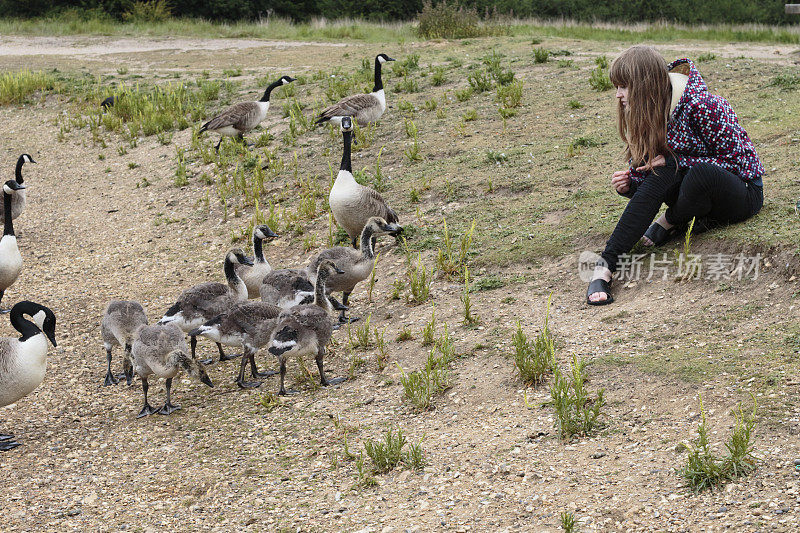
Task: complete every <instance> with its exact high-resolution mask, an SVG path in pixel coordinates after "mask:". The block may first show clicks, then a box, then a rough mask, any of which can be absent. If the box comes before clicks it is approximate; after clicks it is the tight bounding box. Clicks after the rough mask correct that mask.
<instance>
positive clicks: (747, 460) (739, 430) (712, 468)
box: [680, 396, 758, 493]
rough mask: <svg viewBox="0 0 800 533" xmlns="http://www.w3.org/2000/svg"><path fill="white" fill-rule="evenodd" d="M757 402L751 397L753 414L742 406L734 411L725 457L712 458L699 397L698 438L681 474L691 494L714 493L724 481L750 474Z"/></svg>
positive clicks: (701, 401) (712, 454) (752, 463)
mask: <svg viewBox="0 0 800 533" xmlns="http://www.w3.org/2000/svg"><path fill="white" fill-rule="evenodd" d="M757 405H758V404H757V403H756V399H755V396H753V411H752V412H751V413H747V414H745V413H744V411H743V410H742V406H741V405H739V406H738V407H737V409H736V410H734V413H733V416H734V419H735V422H734V427H733V431H732V432H731V435H730V437H728V440H727V441H726V442H725V449H726V450H727V454H726V456H725V457H722V458H719V457H716V456H715V455H714V452H713V450H712V449H711V445H710V443H709V441H708V428H707V427H706V412H705V409H704V408H703V397H702V396H700V413H701V415H702V421H701V422H700V425H699V426H698V428H697V439H695V440H694V442H693V443H691V444H690V445H689V446H688V448H689V455H688V457H687V458H686V466H684V467H683V469H682V470H681V471H680V475H681V477H683V478H684V480H685V481H686V486H687V488H689V489H691V490H692V491H693V492H695V493H698V492H702V491H703V490H705V489H711V490H713V489H714V488H715V487H718V486H720V485H722V484H723V483H725V482H727V481H732V480H734V479H737V478H739V477H743V476H746V475H749V474H750V473H752V472H753V471H754V470H755V469H756V458H755V456H754V455H753V449H754V444H753V440H754V438H755V434H754V431H755V425H756V422H755V417H756V408H757Z"/></svg>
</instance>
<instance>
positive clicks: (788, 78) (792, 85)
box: [770, 74, 800, 91]
mask: <svg viewBox="0 0 800 533" xmlns="http://www.w3.org/2000/svg"><path fill="white" fill-rule="evenodd" d="M770 85H772V86H773V87H780V88H781V89H782V90H784V91H791V90H796V89H800V75H798V74H779V75H778V76H775V77H774V78H772V81H771V82H770Z"/></svg>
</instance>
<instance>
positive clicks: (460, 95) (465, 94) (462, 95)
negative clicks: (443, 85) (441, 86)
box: [455, 87, 473, 102]
mask: <svg viewBox="0 0 800 533" xmlns="http://www.w3.org/2000/svg"><path fill="white" fill-rule="evenodd" d="M472 93H473V90H472V87H466V88H464V89H459V90H457V91H456V92H455V95H456V100H458V101H459V102H466V101H467V100H469V99H470V98H472Z"/></svg>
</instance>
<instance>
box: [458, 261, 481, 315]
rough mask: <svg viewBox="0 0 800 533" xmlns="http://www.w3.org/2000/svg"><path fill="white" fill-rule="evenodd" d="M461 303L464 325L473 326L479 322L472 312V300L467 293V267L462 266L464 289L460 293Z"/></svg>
mask: <svg viewBox="0 0 800 533" xmlns="http://www.w3.org/2000/svg"><path fill="white" fill-rule="evenodd" d="M461 303H463V304H464V325H465V326H474V325H476V324H477V323H478V322H480V317H479V316H478V315H474V314H472V300H471V298H470V295H469V268H468V267H466V266H465V267H464V291H463V292H462V293H461Z"/></svg>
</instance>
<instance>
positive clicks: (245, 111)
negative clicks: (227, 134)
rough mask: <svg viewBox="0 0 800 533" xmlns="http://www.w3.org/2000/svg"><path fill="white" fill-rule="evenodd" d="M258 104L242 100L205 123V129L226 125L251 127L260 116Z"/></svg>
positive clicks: (215, 128) (239, 127)
mask: <svg viewBox="0 0 800 533" xmlns="http://www.w3.org/2000/svg"><path fill="white" fill-rule="evenodd" d="M258 112H259V108H258V104H257V103H256V102H240V103H238V104H235V105H232V106H231V107H229V108H228V109H226V110H225V111H223V112H222V113H220V114H219V115H217V116H216V117H214V118H212V119H211V120H209V121H208V122H206V123H205V124H203V127H202V129H204V130H211V131H213V130H218V129H221V128H224V127H226V126H233V127H234V128H236V129H250V128H251V127H252V126H249V125H250V124H251V123H252V122H255V121H256V119H257V117H258Z"/></svg>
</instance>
